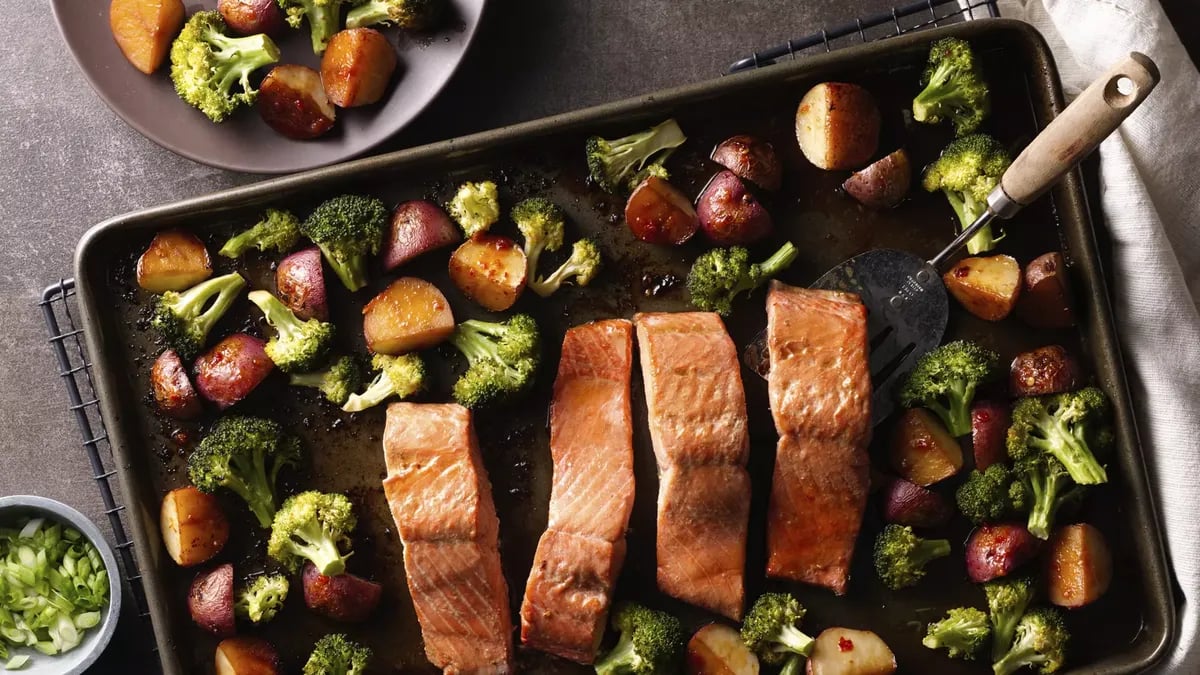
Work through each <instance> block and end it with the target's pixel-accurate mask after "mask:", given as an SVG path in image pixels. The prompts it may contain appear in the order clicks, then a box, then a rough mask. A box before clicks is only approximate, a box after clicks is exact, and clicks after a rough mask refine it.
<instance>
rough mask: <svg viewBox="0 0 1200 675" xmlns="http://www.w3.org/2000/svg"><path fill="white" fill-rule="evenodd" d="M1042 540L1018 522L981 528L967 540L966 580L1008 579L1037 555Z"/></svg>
mask: <svg viewBox="0 0 1200 675" xmlns="http://www.w3.org/2000/svg"><path fill="white" fill-rule="evenodd" d="M1041 544H1042V540H1041V539H1038V538H1037V537H1035V536H1033V535H1032V534H1031V533H1030V532H1029V530H1027V529H1025V526H1024V525H1021V524H1018V523H989V524H986V525H980V526H979V527H977V528H975V531H974V532H972V533H971V537H970V538H969V539H967V552H966V558H967V577H968V578H970V580H971V581H973V582H975V583H977V584H982V583H983V582H985V581H991V580H992V579H998V578H1000V577H1003V576H1008V575H1009V574H1010V573H1012V571H1013V570H1015V569H1017V568H1018V567H1020V566H1021V565H1024V564H1025V563H1027V562H1029V561H1030V560H1032V559H1033V558H1034V556H1036V555H1037V554H1038V550H1039V549H1040V548H1041Z"/></svg>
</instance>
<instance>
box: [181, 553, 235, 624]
mask: <svg viewBox="0 0 1200 675" xmlns="http://www.w3.org/2000/svg"><path fill="white" fill-rule="evenodd" d="M187 605H188V613H189V614H191V615H192V621H194V622H195V624H196V625H197V626H199V627H200V628H203V629H204V630H206V631H208V632H210V633H212V634H213V635H216V636H217V637H229V636H231V635H233V633H234V631H235V630H236V625H235V623H236V620H235V616H234V607H233V605H234V597H233V565H231V564H229V563H225V564H224V565H217V566H216V567H214V568H212V569H211V570H208V571H205V572H200V573H199V574H197V575H196V578H195V579H193V580H192V585H191V586H190V587H189V588H188V596H187Z"/></svg>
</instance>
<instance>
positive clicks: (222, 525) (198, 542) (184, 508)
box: [158, 485, 229, 567]
mask: <svg viewBox="0 0 1200 675" xmlns="http://www.w3.org/2000/svg"><path fill="white" fill-rule="evenodd" d="M158 524H159V529H160V530H161V531H162V538H163V543H164V544H166V546H167V554H168V555H170V556H171V560H174V561H175V562H176V563H177V564H179V565H182V566H183V567H191V566H192V565H199V564H200V563H202V562H207V561H208V560H211V559H212V557H213V556H215V555H216V554H218V553H220V552H221V549H222V548H224V546H225V542H226V541H228V540H229V521H228V520H227V519H226V518H225V512H224V511H222V510H221V505H220V503H218V502H217V498H216V497H213V496H212V495H210V494H207V493H204V492H201V491H200V490H197V489H196V488H194V487H192V486H191V485H189V486H187V487H182V488H179V489H178V490H171V491H170V492H168V493H167V496H166V497H163V501H162V509H161V510H160V511H159V519H158Z"/></svg>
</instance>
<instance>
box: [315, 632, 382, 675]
mask: <svg viewBox="0 0 1200 675" xmlns="http://www.w3.org/2000/svg"><path fill="white" fill-rule="evenodd" d="M370 660H371V650H370V649H368V648H367V647H364V646H362V645H360V644H358V643H357V642H353V641H351V640H350V638H348V637H346V636H345V635H343V634H341V633H330V634H329V635H326V636H325V637H323V638H321V639H320V640H317V644H316V645H315V646H314V647H313V651H312V655H310V656H309V657H308V661H307V662H305V664H304V670H303V673H304V675H362V673H365V672H367V663H368V662H370Z"/></svg>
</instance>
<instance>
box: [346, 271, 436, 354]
mask: <svg viewBox="0 0 1200 675" xmlns="http://www.w3.org/2000/svg"><path fill="white" fill-rule="evenodd" d="M453 332H454V314H453V313H452V312H451V311H450V303H449V302H447V301H446V296H444V295H442V292H441V291H439V290H438V288H437V286H434V285H433V284H431V283H429V282H428V281H425V280H424V279H417V278H416V277H400V278H399V279H397V280H395V281H393V282H392V284H391V285H390V286H388V287H387V288H385V289H383V291H382V292H380V293H379V295H377V296H375V297H374V298H372V299H371V301H370V302H368V303H367V306H366V307H364V308H363V336H364V337H365V338H366V340H367V347H368V348H369V349H370V350H371V351H373V352H376V353H378V354H405V353H407V352H412V351H416V350H418V349H426V348H428V347H432V346H434V345H436V344H438V343H439V342H441V341H442V340H445V339H446V338H448V337H450V334H451V333H453Z"/></svg>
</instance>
